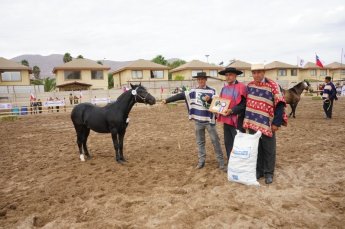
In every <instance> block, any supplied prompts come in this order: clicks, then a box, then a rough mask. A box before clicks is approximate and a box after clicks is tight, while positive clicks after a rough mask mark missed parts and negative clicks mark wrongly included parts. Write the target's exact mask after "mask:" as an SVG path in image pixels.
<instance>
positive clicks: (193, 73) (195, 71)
mask: <svg viewBox="0 0 345 229" xmlns="http://www.w3.org/2000/svg"><path fill="white" fill-rule="evenodd" d="M199 72H202V70H193V71H192V76H196V75H197V74H198V73H199Z"/></svg>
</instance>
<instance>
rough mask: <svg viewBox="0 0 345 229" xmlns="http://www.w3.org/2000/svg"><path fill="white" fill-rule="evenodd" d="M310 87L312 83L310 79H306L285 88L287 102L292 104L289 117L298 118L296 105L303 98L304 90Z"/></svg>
mask: <svg viewBox="0 0 345 229" xmlns="http://www.w3.org/2000/svg"><path fill="white" fill-rule="evenodd" d="M309 88H310V84H309V82H308V81H306V80H304V81H302V82H299V83H298V84H296V85H295V86H293V87H292V88H290V89H288V90H284V89H282V90H283V93H284V94H285V100H286V104H290V107H291V113H290V114H289V117H291V115H292V117H293V118H296V116H295V112H296V107H297V104H298V102H299V101H300V99H301V94H302V92H303V91H304V90H309Z"/></svg>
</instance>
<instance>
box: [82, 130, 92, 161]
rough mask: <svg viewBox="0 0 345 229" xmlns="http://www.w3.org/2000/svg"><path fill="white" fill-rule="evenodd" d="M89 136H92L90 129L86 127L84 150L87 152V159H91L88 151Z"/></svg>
mask: <svg viewBox="0 0 345 229" xmlns="http://www.w3.org/2000/svg"><path fill="white" fill-rule="evenodd" d="M89 134H90V128H87V127H84V141H83V148H84V152H85V155H86V157H87V159H91V155H90V153H89V150H88V149H87V145H86V142H87V138H88V137H89Z"/></svg>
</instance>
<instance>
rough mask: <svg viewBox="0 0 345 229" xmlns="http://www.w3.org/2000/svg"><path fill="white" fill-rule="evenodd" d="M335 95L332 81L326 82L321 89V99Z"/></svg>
mask: <svg viewBox="0 0 345 229" xmlns="http://www.w3.org/2000/svg"><path fill="white" fill-rule="evenodd" d="M336 96H337V90H336V88H335V86H334V84H333V83H332V82H328V83H327V84H326V85H325V87H324V88H323V91H322V99H324V100H325V99H330V100H333V99H335V98H336Z"/></svg>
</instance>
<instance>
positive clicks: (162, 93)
mask: <svg viewBox="0 0 345 229" xmlns="http://www.w3.org/2000/svg"><path fill="white" fill-rule="evenodd" d="M163 91H164V89H163V86H161V94H163Z"/></svg>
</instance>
